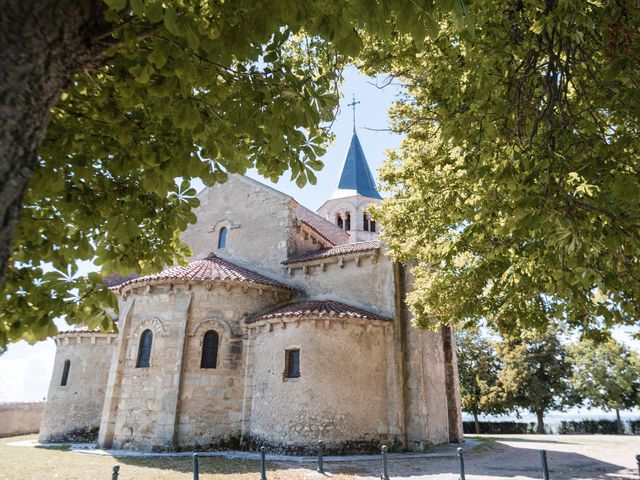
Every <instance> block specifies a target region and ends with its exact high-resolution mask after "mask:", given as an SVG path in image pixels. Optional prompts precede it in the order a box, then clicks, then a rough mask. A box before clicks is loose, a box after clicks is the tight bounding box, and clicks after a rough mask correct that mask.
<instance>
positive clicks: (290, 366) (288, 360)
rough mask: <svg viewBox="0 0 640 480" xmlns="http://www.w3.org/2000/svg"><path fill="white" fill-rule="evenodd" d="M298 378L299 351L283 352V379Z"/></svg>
mask: <svg viewBox="0 0 640 480" xmlns="http://www.w3.org/2000/svg"><path fill="white" fill-rule="evenodd" d="M299 377H300V350H299V349H297V348H295V349H290V350H285V351H284V378H299Z"/></svg>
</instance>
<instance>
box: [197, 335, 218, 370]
mask: <svg viewBox="0 0 640 480" xmlns="http://www.w3.org/2000/svg"><path fill="white" fill-rule="evenodd" d="M217 366H218V332H216V331H215V330H209V331H207V333H205V334H204V338H203V340H202V358H201V359H200V368H216V367H217Z"/></svg>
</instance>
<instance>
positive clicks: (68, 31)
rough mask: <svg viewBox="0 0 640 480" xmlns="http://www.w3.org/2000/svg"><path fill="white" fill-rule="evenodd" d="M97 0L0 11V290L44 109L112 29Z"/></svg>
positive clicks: (34, 2)
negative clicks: (99, 40) (99, 41)
mask: <svg viewBox="0 0 640 480" xmlns="http://www.w3.org/2000/svg"><path fill="white" fill-rule="evenodd" d="M104 9H105V4H104V3H103V2H102V1H100V0H46V1H41V0H20V1H9V2H2V7H1V8H0V289H2V286H3V285H4V281H5V277H6V271H7V265H8V262H9V256H10V255H11V252H12V250H11V245H12V241H13V238H14V232H15V229H16V226H17V224H18V220H19V218H20V212H21V208H22V203H23V200H24V196H25V192H26V189H27V185H28V183H29V179H30V178H31V175H32V174H33V171H34V169H35V168H36V165H37V159H38V149H39V148H40V145H41V143H42V140H43V138H44V135H45V132H46V129H47V123H48V116H49V110H50V108H51V107H52V106H53V105H54V104H55V103H56V102H57V101H58V99H59V98H60V94H61V92H62V91H63V89H64V88H65V87H66V86H67V85H68V84H69V82H70V80H71V78H72V76H73V74H74V73H75V72H77V71H79V70H82V69H88V68H91V67H93V66H97V65H98V63H99V62H98V61H96V58H97V54H98V52H100V51H102V50H103V49H104V48H105V47H106V46H107V45H106V44H101V45H97V42H96V39H97V38H99V37H100V36H102V35H104V34H105V33H108V32H109V31H110V29H111V28H112V27H111V26H110V25H109V24H107V22H106V21H105V20H104V19H103V15H102V14H103V12H104Z"/></svg>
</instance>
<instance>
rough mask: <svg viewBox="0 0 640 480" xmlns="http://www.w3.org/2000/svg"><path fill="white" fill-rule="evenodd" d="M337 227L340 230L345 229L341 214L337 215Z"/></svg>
mask: <svg viewBox="0 0 640 480" xmlns="http://www.w3.org/2000/svg"><path fill="white" fill-rule="evenodd" d="M336 225H338V227H340V228H344V223H342V217H341V216H340V214H339V213H337V214H336Z"/></svg>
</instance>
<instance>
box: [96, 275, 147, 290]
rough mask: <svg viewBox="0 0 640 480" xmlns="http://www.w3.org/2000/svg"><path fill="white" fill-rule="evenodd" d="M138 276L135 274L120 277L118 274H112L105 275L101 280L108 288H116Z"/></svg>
mask: <svg viewBox="0 0 640 480" xmlns="http://www.w3.org/2000/svg"><path fill="white" fill-rule="evenodd" d="M138 277H139V275H138V274H137V273H132V274H131V275H126V276H125V275H120V274H119V273H112V274H111V275H107V276H106V277H104V278H103V279H102V282H103V283H104V284H105V285H106V286H107V287H109V288H111V287H117V286H118V285H120V284H121V283H124V282H126V281H128V280H133V279H134V278H138Z"/></svg>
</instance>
